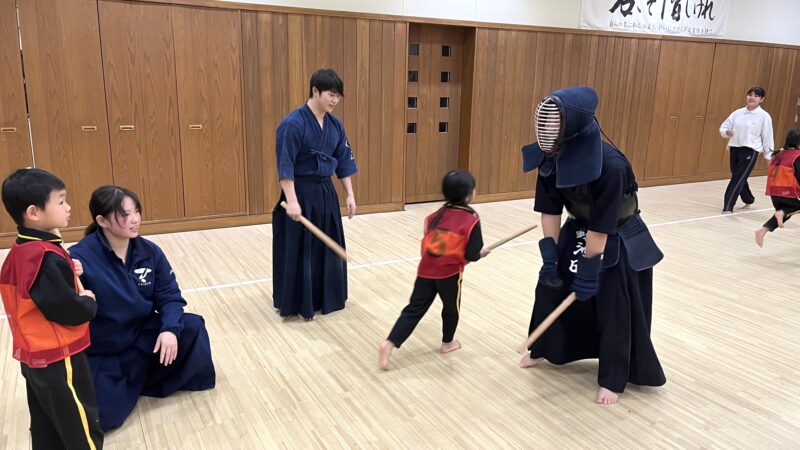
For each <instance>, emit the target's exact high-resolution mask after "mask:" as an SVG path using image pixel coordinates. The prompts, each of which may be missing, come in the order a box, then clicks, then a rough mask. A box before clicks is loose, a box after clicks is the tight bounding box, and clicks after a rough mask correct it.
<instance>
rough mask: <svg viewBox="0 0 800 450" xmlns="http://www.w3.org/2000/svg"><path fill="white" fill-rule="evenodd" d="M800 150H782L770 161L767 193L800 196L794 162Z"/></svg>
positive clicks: (799, 185)
mask: <svg viewBox="0 0 800 450" xmlns="http://www.w3.org/2000/svg"><path fill="white" fill-rule="evenodd" d="M798 157H800V150H797V149H787V150H781V152H780V153H778V154H777V155H776V156H775V157H774V158H772V161H770V163H769V170H768V171H767V195H773V196H776V197H789V198H800V183H798V182H797V176H796V174H795V173H794V162H795V160H796V159H797V158H798Z"/></svg>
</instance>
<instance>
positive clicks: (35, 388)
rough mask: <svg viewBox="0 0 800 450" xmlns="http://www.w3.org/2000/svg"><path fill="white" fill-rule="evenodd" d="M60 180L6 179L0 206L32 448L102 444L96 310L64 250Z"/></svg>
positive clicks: (3, 274) (37, 172) (9, 305)
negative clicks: (13, 232) (92, 359)
mask: <svg viewBox="0 0 800 450" xmlns="http://www.w3.org/2000/svg"><path fill="white" fill-rule="evenodd" d="M66 196H67V191H66V188H65V186H64V183H63V182H62V181H61V180H59V179H58V178H57V177H56V176H55V175H53V174H51V173H49V172H46V171H44V170H41V169H20V170H17V171H16V172H14V173H12V174H11V175H10V176H9V177H8V178H6V179H5V181H3V204H4V205H5V207H6V211H8V214H9V215H10V216H11V217H12V218H13V219H14V222H16V224H17V230H18V232H19V233H18V235H17V240H16V242H15V243H14V246H13V247H12V248H11V251H10V252H9V253H8V256H7V257H6V260H5V262H4V263H3V268H2V271H0V294H2V297H3V306H4V307H5V311H6V314H7V316H8V324H9V325H10V326H11V335H12V339H13V350H12V356H13V357H14V359H16V360H19V362H20V365H21V367H22V376H23V377H25V385H26V388H27V393H28V409H29V411H30V415H31V428H30V430H31V441H32V444H33V445H32V446H33V448H34V449H52V448H69V449H100V448H102V447H103V432H102V430H101V429H100V420H99V416H98V412H97V400H96V398H95V392H94V385H93V384H92V377H91V372H90V370H89V363H88V360H87V358H86V355H85V354H84V350H85V349H86V347H88V346H89V321H90V320H91V319H92V318H93V317H94V315H95V312H96V311H97V303H95V300H94V294H93V293H92V292H91V291H86V290H82V289H79V287H80V284H79V283H78V282H77V275H76V273H75V265H74V263H73V262H72V260H71V259H70V257H69V254H68V253H67V252H66V250H64V248H63V247H61V242H62V240H61V238H60V237H59V234H60V233H59V229H60V228H63V227H65V226H67V223H68V222H69V212H70V206H69V205H68V204H67V201H66Z"/></svg>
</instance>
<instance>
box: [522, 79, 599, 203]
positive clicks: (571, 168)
mask: <svg viewBox="0 0 800 450" xmlns="http://www.w3.org/2000/svg"><path fill="white" fill-rule="evenodd" d="M598 103H599V99H598V97H597V92H595V90H594V89H592V88H590V87H588V86H578V87H571V88H565V89H560V90H558V91H554V92H551V93H550V94H548V95H546V96H545V97H544V98H543V99H542V101H541V102H539V104H538V105H537V107H536V109H535V111H534V117H533V126H534V131H535V132H536V138H537V140H536V142H533V143H532V144H528V145H526V146H525V147H523V148H522V156H523V171H524V172H528V171H531V170H533V169H536V168H538V169H539V172H540V174H541V175H544V176H549V175H550V174H551V173H552V171H553V170H556V175H557V179H556V185H557V186H558V187H570V186H577V185H580V184H585V183H588V182H590V181H593V180H596V179H597V178H598V177H599V176H600V171H601V169H602V162H603V153H602V140H601V138H600V126H599V125H598V124H597V120H596V119H595V111H596V110H597V105H598Z"/></svg>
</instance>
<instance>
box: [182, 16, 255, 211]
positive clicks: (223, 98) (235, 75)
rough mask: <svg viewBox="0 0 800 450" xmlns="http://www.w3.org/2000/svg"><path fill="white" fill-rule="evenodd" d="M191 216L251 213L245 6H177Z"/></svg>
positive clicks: (186, 183)
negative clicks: (245, 127) (242, 15)
mask: <svg viewBox="0 0 800 450" xmlns="http://www.w3.org/2000/svg"><path fill="white" fill-rule="evenodd" d="M172 21H173V33H174V39H175V61H176V68H177V85H178V105H179V117H180V135H181V162H182V167H183V179H184V198H185V209H186V216H187V217H197V216H211V215H220V214H237V213H245V212H246V210H247V207H246V183H245V180H246V176H245V168H244V136H243V133H244V130H243V124H242V122H243V112H242V62H241V53H242V49H241V47H242V34H241V18H240V13H239V11H231V10H223V9H216V10H215V9H202V8H189V7H177V6H175V7H173V8H172Z"/></svg>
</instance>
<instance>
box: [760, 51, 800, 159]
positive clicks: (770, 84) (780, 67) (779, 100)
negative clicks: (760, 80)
mask: <svg viewBox="0 0 800 450" xmlns="http://www.w3.org/2000/svg"><path fill="white" fill-rule="evenodd" d="M772 50H773V58H772V64H770V69H771V70H770V75H769V80H768V81H767V82H766V86H765V89H767V96H768V97H767V100H765V101H764V109H766V110H767V111H769V113H770V115H771V116H772V125H773V129H774V133H775V148H776V149H777V148H781V147H782V146H783V144H784V142H785V140H786V139H785V138H786V132H787V131H789V129H790V128H798V127H800V123H798V118H797V114H798V113H800V108H798V101H800V50H795V49H788V48H775V49H772ZM762 164H763V163H762Z"/></svg>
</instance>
